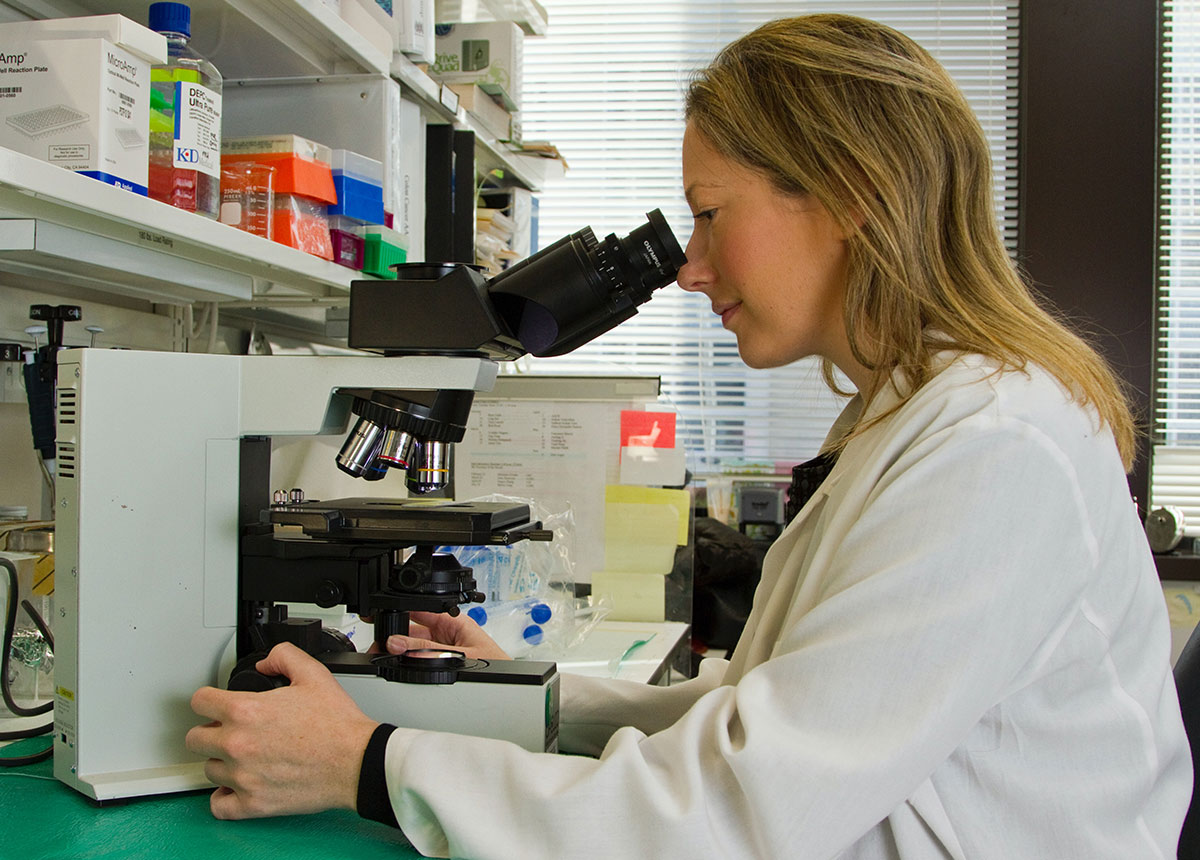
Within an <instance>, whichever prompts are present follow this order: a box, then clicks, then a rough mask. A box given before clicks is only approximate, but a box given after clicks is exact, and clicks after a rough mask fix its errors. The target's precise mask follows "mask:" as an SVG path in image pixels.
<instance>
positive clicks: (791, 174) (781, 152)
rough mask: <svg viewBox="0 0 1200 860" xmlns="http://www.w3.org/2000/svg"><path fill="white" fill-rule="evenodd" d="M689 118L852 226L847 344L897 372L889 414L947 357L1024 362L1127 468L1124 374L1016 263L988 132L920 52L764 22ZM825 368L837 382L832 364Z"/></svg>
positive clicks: (893, 35) (867, 24) (725, 54)
mask: <svg viewBox="0 0 1200 860" xmlns="http://www.w3.org/2000/svg"><path fill="white" fill-rule="evenodd" d="M686 115H687V119H688V122H689V124H690V125H691V126H692V128H693V129H694V130H695V131H697V132H698V133H699V134H700V135H701V137H702V138H703V139H704V140H705V142H706V143H707V144H708V145H709V146H711V147H712V148H713V149H715V150H716V151H717V152H719V153H721V155H722V156H724V157H726V158H729V159H731V160H733V161H736V162H738V163H741V164H744V165H746V166H748V167H749V168H751V169H753V170H755V171H758V172H759V173H761V174H762V175H764V176H765V177H766V178H767V179H768V180H769V181H770V182H771V183H772V184H773V185H774V186H775V187H776V188H778V189H779V190H780V191H782V192H784V193H786V194H794V195H804V194H811V195H812V196H813V197H814V198H815V199H817V200H818V201H819V202H820V203H821V204H822V205H823V206H824V207H825V208H826V209H827V210H828V211H829V213H830V214H831V215H832V217H833V218H834V219H835V220H836V221H837V223H838V224H839V225H840V226H841V227H842V229H843V230H844V231H845V232H846V234H847V236H848V237H849V238H848V240H847V242H848V253H849V273H848V283H847V290H846V299H845V307H844V316H845V323H846V330H847V333H848V335H849V339H850V347H851V349H852V350H853V353H854V357H855V359H856V360H857V361H858V362H859V363H861V364H862V365H864V366H865V367H867V368H868V369H870V370H872V371H873V372H874V374H875V380H876V383H877V384H878V382H879V381H880V380H883V379H885V378H891V377H892V375H893V373H896V372H898V373H899V375H900V378H901V379H902V380H903V381H904V382H905V383H907V384H906V385H903V386H900V387H899V388H898V389H897V390H898V393H900V395H901V400H900V403H899V404H897V406H896V407H895V408H899V407H900V405H902V404H903V403H904V402H905V400H906V399H907V398H908V397H910V396H911V395H912V394H913V393H915V391H916V390H917V389H919V388H920V387H921V386H922V385H923V384H924V383H925V382H926V381H928V379H929V378H930V377H931V376H932V375H933V374H934V373H935V370H934V366H933V364H934V363H933V357H934V354H935V353H937V352H939V351H941V350H945V349H951V350H959V351H963V352H972V353H978V354H981V355H984V356H987V357H989V358H992V359H994V360H996V361H998V362H999V363H1000V364H1001V367H1007V368H1012V369H1017V370H1024V369H1025V366H1026V363H1027V362H1033V363H1034V364H1037V365H1039V366H1041V367H1043V368H1045V369H1046V370H1047V371H1048V372H1049V373H1051V374H1052V375H1053V376H1054V377H1055V378H1057V379H1058V380H1059V381H1060V382H1061V383H1062V384H1063V386H1065V387H1066V388H1067V390H1068V391H1069V392H1070V393H1071V396H1072V397H1073V398H1074V399H1075V400H1077V401H1078V402H1080V403H1082V404H1084V405H1088V404H1090V405H1091V406H1092V407H1093V408H1094V409H1095V410H1096V412H1097V413H1098V415H1099V417H1100V420H1101V421H1102V422H1103V423H1105V424H1107V425H1108V426H1109V428H1110V429H1111V430H1112V433H1113V435H1114V437H1115V438H1116V442H1117V447H1118V450H1119V451H1120V453H1121V457H1122V460H1123V461H1124V463H1125V467H1126V468H1127V469H1128V468H1130V467H1131V465H1132V462H1133V457H1134V452H1135V440H1136V430H1135V427H1134V422H1133V418H1132V416H1131V414H1130V409H1129V405H1128V401H1127V399H1126V397H1125V395H1124V392H1123V390H1122V386H1121V383H1120V382H1119V381H1118V380H1117V378H1116V377H1115V376H1114V374H1113V373H1112V371H1111V370H1110V369H1109V367H1108V365H1107V364H1106V363H1105V361H1104V360H1103V359H1102V358H1101V357H1100V356H1099V355H1097V353H1096V352H1095V351H1094V350H1093V349H1092V348H1091V347H1090V346H1089V345H1088V344H1087V343H1086V342H1084V340H1083V339H1082V338H1081V337H1079V336H1078V335H1077V334H1075V333H1074V332H1072V331H1071V330H1070V329H1069V328H1068V327H1067V325H1066V324H1065V323H1064V322H1063V321H1062V320H1061V319H1059V318H1057V317H1056V316H1054V315H1052V314H1051V313H1050V312H1049V311H1047V310H1046V309H1045V308H1043V307H1041V306H1040V305H1039V304H1038V302H1037V301H1036V300H1035V298H1034V297H1033V295H1032V293H1031V291H1030V289H1029V287H1028V286H1027V284H1026V283H1025V282H1024V280H1023V279H1022V277H1021V276H1020V274H1019V273H1018V272H1017V270H1016V267H1015V266H1014V265H1013V262H1012V260H1011V259H1010V258H1009V255H1008V253H1007V251H1006V250H1005V247H1004V244H1003V241H1002V239H1001V237H1000V233H999V229H998V227H997V223H996V218H995V211H994V205H993V201H992V193H993V189H992V169H991V154H990V151H989V148H988V144H987V140H986V138H985V136H984V133H983V130H982V128H981V127H980V125H979V122H978V120H977V119H976V118H975V115H974V113H973V112H972V111H971V108H970V106H969V105H968V104H967V102H966V99H965V98H964V97H963V95H962V93H961V92H960V91H959V89H958V87H957V86H956V85H955V83H954V81H953V80H952V79H951V78H950V76H949V75H948V74H947V73H946V71H945V69H943V68H942V67H941V65H940V64H938V62H937V61H936V60H934V59H933V57H932V56H930V55H929V53H928V52H926V51H925V50H924V49H923V48H921V47H920V46H919V45H917V44H916V43H915V42H913V41H912V40H911V39H909V38H908V37H907V36H904V35H903V34H901V33H899V32H897V31H896V30H893V29H891V28H890V27H886V26H884V25H882V24H878V23H876V22H874V21H868V20H865V19H862V18H856V17H853V16H849V15H808V16H803V17H797V18H784V19H780V20H777V21H772V22H770V23H768V24H765V25H763V26H762V27H760V28H758V29H757V30H754V31H753V32H751V33H749V34H747V35H745V36H743V37H741V38H740V39H737V40H736V41H734V42H732V43H731V44H729V45H728V46H726V47H725V48H724V49H723V50H722V51H721V52H720V54H718V56H717V58H716V59H715V60H714V61H713V62H712V64H711V65H709V66H708V67H707V68H706V69H704V70H702V71H701V72H699V73H697V75H696V76H695V77H694V78H693V80H692V82H691V83H690V85H689V87H688V91H687V97H686ZM823 372H824V377H825V381H826V383H827V384H828V385H829V386H830V387H831V388H833V389H834V390H837V386H836V384H835V382H834V377H833V368H832V365H831V364H830V363H829V362H828V360H826V361H825V364H824V367H823ZM868 393H869V392H868ZM892 411H894V410H889V411H888V413H886V414H891V412H892ZM880 417H883V416H880ZM876 420H877V419H876ZM862 429H864V428H862V427H860V428H857V430H856V432H861V430H862Z"/></svg>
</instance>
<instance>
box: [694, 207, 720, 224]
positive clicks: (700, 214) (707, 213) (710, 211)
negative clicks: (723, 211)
mask: <svg viewBox="0 0 1200 860" xmlns="http://www.w3.org/2000/svg"><path fill="white" fill-rule="evenodd" d="M715 211H717V210H715V209H705V210H704V211H703V212H697V213H696V214H695V215H693V216H692V218H694V219H695V220H697V221H699V220H700V219H701V218H706V219H709V220H711V219H712V216H713V213H714V212H715Z"/></svg>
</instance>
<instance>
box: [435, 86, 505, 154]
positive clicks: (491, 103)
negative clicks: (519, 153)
mask: <svg viewBox="0 0 1200 860" xmlns="http://www.w3.org/2000/svg"><path fill="white" fill-rule="evenodd" d="M446 86H448V87H450V89H451V90H453V91H454V92H455V93H457V94H458V103H459V105H461V106H462V107H463V108H464V109H465V110H466V112H467V113H469V114H470V115H471V116H473V117H474V118H475V121H476V122H478V123H479V125H480V127H481V128H482V129H483V130H484V131H485V132H487V133H488V134H490V135H491V136H492V137H494V138H496V140H508V139H509V133H510V130H511V127H512V114H510V113H509V112H508V111H507V110H505V109H504V105H502V104H500V102H498V101H496V100H495V99H494V98H492V96H490V95H488V94H487V93H486V92H484V91H483V89H482V88H481V87H480V86H479V85H478V84H446Z"/></svg>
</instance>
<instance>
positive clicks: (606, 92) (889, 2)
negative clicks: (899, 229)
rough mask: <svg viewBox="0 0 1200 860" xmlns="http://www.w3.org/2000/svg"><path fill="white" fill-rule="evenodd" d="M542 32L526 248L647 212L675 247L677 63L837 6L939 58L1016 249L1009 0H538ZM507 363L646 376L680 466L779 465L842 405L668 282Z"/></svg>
mask: <svg viewBox="0 0 1200 860" xmlns="http://www.w3.org/2000/svg"><path fill="white" fill-rule="evenodd" d="M545 5H546V8H547V11H548V12H549V16H550V26H549V30H548V35H547V36H546V37H544V38H530V39H526V41H525V83H524V97H523V99H524V100H523V105H522V117H523V125H524V135H525V137H526V138H527V139H531V140H542V139H544V140H549V141H551V142H553V143H554V144H555V145H556V146H557V147H558V149H559V151H560V152H561V153H562V154H563V156H564V158H565V159H566V161H567V162H568V164H569V169H568V171H567V173H566V176H565V177H564V178H563V179H561V180H558V181H556V182H554V183H552V184H550V185H549V186H548V187H547V188H545V189H544V191H543V193H542V194H541V195H540V204H541V205H540V230H539V241H538V245H539V247H544V246H546V245H547V244H549V243H550V242H553V241H555V240H557V239H558V238H560V237H562V236H565V235H567V234H568V233H571V232H574V231H575V230H578V229H580V228H581V227H582V226H584V225H589V226H591V227H592V228H593V230H594V231H595V232H596V234H597V236H599V237H603V236H605V235H607V234H609V233H617V234H618V235H624V234H625V233H627V232H629V230H631V229H632V228H634V227H636V226H638V225H639V224H641V223H642V222H643V221H644V218H645V213H646V212H648V211H650V210H652V209H655V208H659V209H662V211H663V213H664V215H666V217H667V220H668V222H669V223H670V224H671V225H672V228H673V230H674V231H675V235H676V237H677V238H678V239H679V241H680V244H681V245H686V242H687V239H688V236H689V234H690V230H691V223H692V221H691V213H690V212H689V210H688V208H687V204H686V203H685V201H684V199H683V193H682V189H681V185H682V180H681V175H680V155H679V148H680V141H681V140H682V137H683V119H682V101H683V92H684V89H685V87H686V84H687V80H688V77H689V75H690V73H691V72H692V71H694V70H695V69H697V68H700V67H702V66H704V65H706V64H707V63H708V62H709V61H710V60H711V59H712V58H713V57H714V56H715V54H716V52H717V50H718V49H719V48H720V47H721V46H722V45H724V44H725V43H727V42H729V41H731V40H732V39H734V38H736V37H737V36H739V35H741V34H743V33H746V32H748V31H749V30H751V29H753V28H754V27H755V26H757V25H759V24H761V23H763V22H765V21H768V20H770V19H772V18H777V17H782V16H786V15H796V14H803V13H807V12H830V11H837V12H846V13H850V14H856V15H861V16H863V17H867V18H874V19H876V20H879V21H882V22H884V23H887V24H890V25H892V26H894V27H896V28H897V29H900V30H902V31H903V32H905V33H907V34H908V35H910V36H912V37H913V38H914V39H916V40H917V41H918V42H920V43H921V44H922V45H924V46H925V47H926V48H928V49H929V50H930V51H931V52H932V53H933V54H934V55H935V56H937V57H938V58H939V60H941V62H942V63H943V64H944V65H946V67H947V68H948V69H949V71H950V72H951V74H953V75H954V77H955V78H956V80H957V81H958V83H959V85H960V86H961V87H962V89H963V90H964V92H965V93H966V95H967V97H968V99H969V100H970V102H971V104H972V106H973V107H974V109H975V111H976V113H977V114H978V116H979V118H980V120H981V122H982V123H983V125H984V128H985V130H986V132H987V134H988V136H989V138H990V140H991V141H992V151H993V161H994V169H995V175H996V201H997V210H998V212H999V213H1000V214H999V217H1000V218H1001V219H1002V224H1003V227H1004V229H1005V233H1006V236H1007V238H1008V240H1009V243H1010V247H1013V248H1015V246H1016V198H1017V169H1016V136H1017V118H1016V110H1017V96H1016V93H1017V2H1016V0H957V2H951V0H940V2H939V0H925V2H918V0H906V2H901V0H876V2H866V0H843V2H840V3H836V2H834V3H831V2H825V3H817V2H803V0H791V2H778V0H767V2H754V3H747V2H734V0H727V2H720V0H611V2H603V3H599V2H595V0H548V2H546V3H545ZM519 367H522V368H524V367H528V368H529V369H532V370H535V371H537V372H543V371H544V372H557V373H589V372H598V373H622V372H623V373H645V374H654V375H659V376H661V377H662V381H663V392H664V394H665V395H666V397H667V398H668V399H669V400H670V401H672V402H673V403H674V405H675V407H676V409H677V410H678V412H679V425H678V426H679V430H680V434H681V436H682V438H683V444H684V445H685V446H686V447H687V450H688V452H689V466H690V468H691V469H692V470H693V471H695V472H697V473H703V472H707V471H713V470H715V469H718V468H719V467H720V466H721V465H722V464H729V463H730V462H731V461H741V460H751V461H755V462H758V461H765V462H785V463H787V464H789V465H790V464H792V463H796V462H799V461H801V460H803V459H806V458H808V457H810V456H812V455H813V454H815V453H816V451H817V448H818V447H819V445H820V443H821V441H822V440H823V439H824V436H825V433H826V432H827V430H828V428H829V426H830V424H831V423H832V422H833V419H834V418H835V417H836V415H837V413H838V411H839V410H840V409H841V407H842V405H843V401H842V400H841V399H840V398H838V397H835V396H834V395H833V394H832V393H830V392H829V391H828V389H826V388H825V386H824V384H823V383H822V382H821V377H820V369H819V365H818V363H817V361H816V360H815V359H809V360H805V361H802V362H798V363H796V364H794V365H791V366H789V367H785V368H779V369H774V370H770V371H762V370H754V371H751V370H749V369H748V368H746V366H745V365H743V364H742V362H741V360H740V359H739V358H738V353H737V344H736V340H735V339H734V338H733V336H732V335H731V334H729V333H728V332H726V331H725V330H724V329H722V327H721V324H720V320H719V319H718V318H717V317H716V316H715V315H714V314H712V313H711V311H710V308H709V305H708V301H707V299H706V298H705V297H704V296H702V295H695V294H686V293H684V292H683V291H682V290H679V289H678V288H676V287H674V286H672V287H668V288H666V289H664V290H661V291H659V292H658V293H657V294H656V295H655V297H654V298H653V299H652V300H651V301H649V302H648V303H646V304H644V305H643V306H642V307H641V309H640V311H639V313H638V315H637V316H636V317H635V318H634V319H632V320H630V321H628V322H626V323H624V324H622V325H621V326H618V327H617V328H616V329H614V330H613V331H611V332H609V333H607V334H605V335H603V336H602V337H600V338H598V339H597V340H595V341H594V342H592V343H591V344H588V345H587V346H585V347H583V348H581V349H579V350H577V351H576V352H574V353H572V354H570V355H568V356H565V357H563V358H559V359H530V360H527V361H525V362H523V363H522V364H521V365H519Z"/></svg>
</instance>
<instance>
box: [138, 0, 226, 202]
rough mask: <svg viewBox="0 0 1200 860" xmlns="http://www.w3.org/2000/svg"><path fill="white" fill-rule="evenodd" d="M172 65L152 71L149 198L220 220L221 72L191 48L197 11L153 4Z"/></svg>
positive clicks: (153, 22)
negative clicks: (193, 16)
mask: <svg viewBox="0 0 1200 860" xmlns="http://www.w3.org/2000/svg"><path fill="white" fill-rule="evenodd" d="M148 22H149V25H150V29H151V30H155V31H157V32H159V33H162V34H163V35H164V36H165V37H166V39H167V62H166V63H165V64H164V65H161V66H157V65H156V66H152V67H151V69H150V90H151V91H150V178H149V191H150V196H151V197H153V198H154V199H155V200H161V201H163V202H164V203H170V204H171V205H172V206H175V207H178V208H179V209H186V210H187V211H189V212H196V213H197V214H200V215H204V216H205V217H208V218H213V219H215V218H216V217H217V215H218V214H219V212H220V207H221V73H220V72H218V71H217V68H216V66H214V65H213V64H212V63H210V62H209V61H208V60H206V59H205V58H204V57H202V56H200V55H199V54H197V53H196V52H195V51H194V50H193V49H192V48H191V46H190V45H189V44H188V40H189V39H190V38H191V35H192V10H191V8H190V7H188V6H187V5H186V4H184V3H151V4H150V12H149V19H148Z"/></svg>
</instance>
